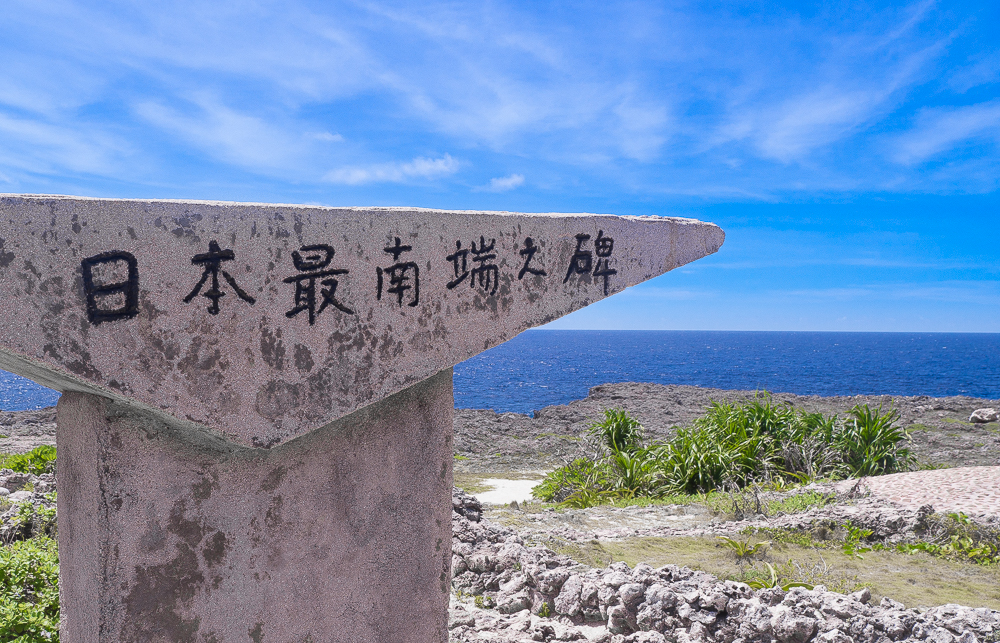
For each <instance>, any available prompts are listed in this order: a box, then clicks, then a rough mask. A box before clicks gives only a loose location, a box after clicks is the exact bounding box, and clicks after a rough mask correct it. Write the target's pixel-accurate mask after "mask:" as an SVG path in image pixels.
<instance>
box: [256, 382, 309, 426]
mask: <svg viewBox="0 0 1000 643" xmlns="http://www.w3.org/2000/svg"><path fill="white" fill-rule="evenodd" d="M299 397H300V393H299V385H298V384H289V383H288V382H281V381H278V380H271V381H270V382H268V383H267V384H265V385H264V386H262V387H261V388H260V390H258V391H257V403H256V407H257V412H258V413H260V414H261V415H263V416H264V417H266V418H268V419H269V420H277V419H278V418H280V417H282V416H284V415H285V413H287V412H288V411H290V410H292V409H294V408H296V407H297V406H299Z"/></svg>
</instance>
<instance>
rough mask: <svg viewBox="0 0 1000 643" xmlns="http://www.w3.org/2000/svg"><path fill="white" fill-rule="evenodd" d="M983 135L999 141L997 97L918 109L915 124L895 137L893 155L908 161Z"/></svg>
mask: <svg viewBox="0 0 1000 643" xmlns="http://www.w3.org/2000/svg"><path fill="white" fill-rule="evenodd" d="M984 139H986V140H991V141H996V142H1000V99H998V100H992V101H988V102H985V103H979V104H976V105H966V106H962V107H948V108H934V109H925V110H922V111H921V113H920V115H919V116H918V118H917V124H916V126H915V127H914V128H913V129H912V130H910V131H909V132H907V133H905V134H903V135H902V136H900V137H899V138H897V139H896V141H895V145H894V148H895V149H894V151H893V157H894V158H895V159H896V160H897V161H898V162H900V163H905V164H908V165H912V164H916V163H922V162H924V161H927V160H929V159H932V158H934V157H936V156H939V155H941V154H944V153H947V152H949V151H951V150H953V149H954V148H955V147H957V146H960V145H962V144H964V143H967V142H970V141H976V140H984Z"/></svg>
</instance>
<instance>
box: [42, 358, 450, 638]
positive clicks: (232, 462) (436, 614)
mask: <svg viewBox="0 0 1000 643" xmlns="http://www.w3.org/2000/svg"><path fill="white" fill-rule="evenodd" d="M453 405H454V401H453V398H452V389H451V369H447V370H445V371H443V372H441V373H440V374H438V375H436V376H434V377H432V378H430V379H428V380H427V381H425V382H421V383H420V384H417V385H414V386H413V387H410V388H409V389H407V390H406V391H404V392H402V393H398V394H396V395H394V396H392V397H390V398H388V399H387V400H384V401H382V402H379V403H376V404H374V405H371V406H368V407H366V408H364V409H362V410H360V411H357V412H355V413H353V414H351V415H349V416H347V417H345V418H343V419H341V420H338V421H336V422H334V423H332V424H330V425H329V426H326V427H323V428H322V429H319V430H317V431H314V432H312V433H311V434H309V435H307V436H304V437H302V438H301V439H299V440H295V441H294V442H291V443H289V444H286V445H282V446H281V447H277V448H274V449H270V450H264V449H254V448H247V447H239V446H234V445H233V444H232V443H230V442H227V441H224V440H221V439H218V438H213V437H212V436H206V435H205V434H204V433H201V432H197V431H195V432H193V435H185V434H183V432H181V433H180V434H178V433H179V432H178V430H177V429H174V428H171V427H169V426H167V425H164V424H162V423H160V422H158V421H156V420H154V419H151V418H149V417H148V416H146V415H144V414H142V413H137V412H135V411H134V410H132V409H129V408H126V407H124V406H122V405H120V404H116V403H114V402H112V401H110V400H108V399H105V398H99V397H97V396H93V395H88V394H81V393H67V394H65V395H63V396H62V398H61V399H60V401H59V410H58V413H59V436H58V439H59V466H58V473H57V475H58V483H59V496H58V506H59V553H60V571H61V578H60V589H61V593H62V595H61V599H62V615H63V619H64V620H63V626H62V630H61V640H62V641H64V642H65V643H166V642H169V643H202V642H206V643H207V642H210V641H211V642H214V643H229V642H233V643H235V642H239V643H246V642H248V641H257V642H258V643H267V642H268V641H316V642H319V641H350V642H352V643H354V642H358V643H384V642H386V641H401V642H412V643H444V642H445V641H447V639H448V635H447V605H448V593H449V569H450V565H451V555H452V554H451V546H450V542H451V519H450V516H451V510H452V506H451V504H450V503H449V501H448V497H449V490H450V489H451V484H452V477H451V461H452V444H451V422H452V409H453Z"/></svg>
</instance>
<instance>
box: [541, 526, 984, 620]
mask: <svg viewBox="0 0 1000 643" xmlns="http://www.w3.org/2000/svg"><path fill="white" fill-rule="evenodd" d="M556 549H557V550H558V551H559V553H563V554H566V555H569V556H571V557H573V558H574V559H575V560H578V561H579V562H581V563H584V564H587V565H591V566H595V567H604V566H606V565H608V564H610V563H611V562H613V561H619V560H621V561H625V562H626V563H628V564H629V565H631V566H635V565H636V564H638V563H641V562H644V563H648V564H650V565H652V566H653V567H659V566H662V565H667V564H674V565H686V566H688V567H691V568H692V569H701V570H704V571H706V572H709V573H710V574H714V575H715V576H718V577H719V578H739V577H740V575H741V574H745V573H746V572H747V569H748V566H747V565H740V564H739V563H738V562H737V561H736V558H735V556H734V555H732V552H731V551H730V550H729V549H728V548H727V547H725V546H724V545H723V544H722V543H721V542H720V541H719V540H718V539H716V538H713V537H707V536H706V537H676V538H632V539H628V540H622V541H596V540H593V541H589V542H586V543H565V544H563V545H561V546H558V547H556ZM763 560H766V561H769V562H771V564H773V565H775V566H779V565H783V566H785V569H787V570H789V571H791V572H793V573H794V574H795V575H798V576H800V578H797V579H796V580H803V581H806V582H809V583H813V584H823V585H826V586H827V588H828V589H830V590H834V591H852V590H854V589H856V588H860V587H862V586H865V587H868V588H870V589H871V592H872V595H873V596H874V600H875V601H878V600H880V599H881V598H882V597H883V596H888V597H890V598H892V599H894V600H897V601H900V602H902V603H903V604H904V605H906V606H907V607H933V606H936V605H944V604H946V603H958V604H960V605H967V606H970V607H988V608H991V609H1000V568H998V567H996V566H992V567H983V566H980V565H976V564H973V563H960V562H953V561H947V560H942V559H940V558H933V557H931V556H929V555H927V554H924V553H922V552H918V553H915V554H901V553H899V552H895V551H872V552H868V553H866V554H864V559H858V558H852V557H850V556H847V555H846V554H844V553H843V552H842V551H841V550H840V549H836V548H831V549H814V548H811V547H803V546H800V545H791V544H784V545H775V546H773V547H772V548H771V549H769V551H768V552H767V554H766V555H765V557H764V558H763ZM789 561H791V563H790V562H789Z"/></svg>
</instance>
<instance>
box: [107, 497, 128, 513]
mask: <svg viewBox="0 0 1000 643" xmlns="http://www.w3.org/2000/svg"><path fill="white" fill-rule="evenodd" d="M108 504H109V505H111V508H112V509H114V510H115V511H121V509H122V505H123V504H125V501H124V500H122V499H121V496H115V497H114V498H113V499H112V500H111V502H109V503H108Z"/></svg>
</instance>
